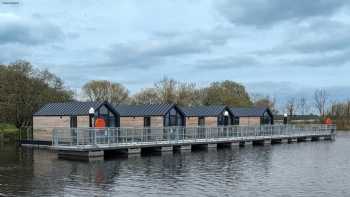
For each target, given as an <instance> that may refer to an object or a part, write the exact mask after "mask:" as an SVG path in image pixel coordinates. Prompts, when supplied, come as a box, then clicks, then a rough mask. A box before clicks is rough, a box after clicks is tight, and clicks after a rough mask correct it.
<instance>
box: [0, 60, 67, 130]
mask: <svg viewBox="0 0 350 197" xmlns="http://www.w3.org/2000/svg"><path fill="white" fill-rule="evenodd" d="M70 100H73V93H72V92H71V91H69V90H67V89H66V88H65V87H64V85H63V81H62V80H61V79H60V78H59V77H57V76H56V75H54V74H52V73H50V72H49V71H48V70H39V69H35V68H33V66H32V65H31V64H30V63H29V62H26V61H17V62H15V63H12V64H9V65H0V123H8V124H13V125H15V126H16V127H17V128H20V127H21V126H26V125H31V121H32V114H33V112H35V111H37V110H38V109H39V108H40V107H41V106H42V105H44V104H46V103H48V102H62V101H70Z"/></svg>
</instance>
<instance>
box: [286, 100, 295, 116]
mask: <svg viewBox="0 0 350 197" xmlns="http://www.w3.org/2000/svg"><path fill="white" fill-rule="evenodd" d="M286 110H287V112H288V114H289V116H293V115H294V113H295V110H296V99H295V97H292V98H290V99H288V101H287V103H286Z"/></svg>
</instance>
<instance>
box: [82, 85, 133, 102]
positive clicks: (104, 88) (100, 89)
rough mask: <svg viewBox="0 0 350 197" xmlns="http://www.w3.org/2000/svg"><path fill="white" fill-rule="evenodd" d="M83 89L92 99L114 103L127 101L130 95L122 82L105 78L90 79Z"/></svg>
mask: <svg viewBox="0 0 350 197" xmlns="http://www.w3.org/2000/svg"><path fill="white" fill-rule="evenodd" d="M82 90H83V92H84V94H85V95H86V96H87V97H88V98H89V100H90V101H108V102H110V103H112V104H114V105H118V104H120V103H123V102H125V101H126V100H127V99H128V96H129V91H128V90H127V89H126V88H125V87H124V86H123V85H122V84H119V83H112V82H110V81H105V80H103V81H90V82H88V83H86V84H85V85H84V86H83V89H82Z"/></svg>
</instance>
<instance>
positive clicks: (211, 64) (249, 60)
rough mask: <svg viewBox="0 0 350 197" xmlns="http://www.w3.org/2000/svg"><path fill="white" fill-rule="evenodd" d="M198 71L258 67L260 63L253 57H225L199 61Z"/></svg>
mask: <svg viewBox="0 0 350 197" xmlns="http://www.w3.org/2000/svg"><path fill="white" fill-rule="evenodd" d="M196 65H197V66H196V69H200V70H202V69H205V70H223V69H231V68H239V67H247V66H249V67H250V66H258V65H260V62H259V61H258V60H257V59H256V58H255V57H253V56H239V57H224V58H214V59H207V60H199V61H198V62H197V63H196Z"/></svg>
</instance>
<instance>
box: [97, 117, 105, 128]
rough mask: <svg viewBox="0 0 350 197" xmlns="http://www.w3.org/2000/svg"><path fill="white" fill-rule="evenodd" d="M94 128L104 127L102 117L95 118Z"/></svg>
mask: <svg viewBox="0 0 350 197" xmlns="http://www.w3.org/2000/svg"><path fill="white" fill-rule="evenodd" d="M95 127H96V128H104V127H106V121H105V120H104V119H103V118H97V119H96V122H95Z"/></svg>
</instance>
